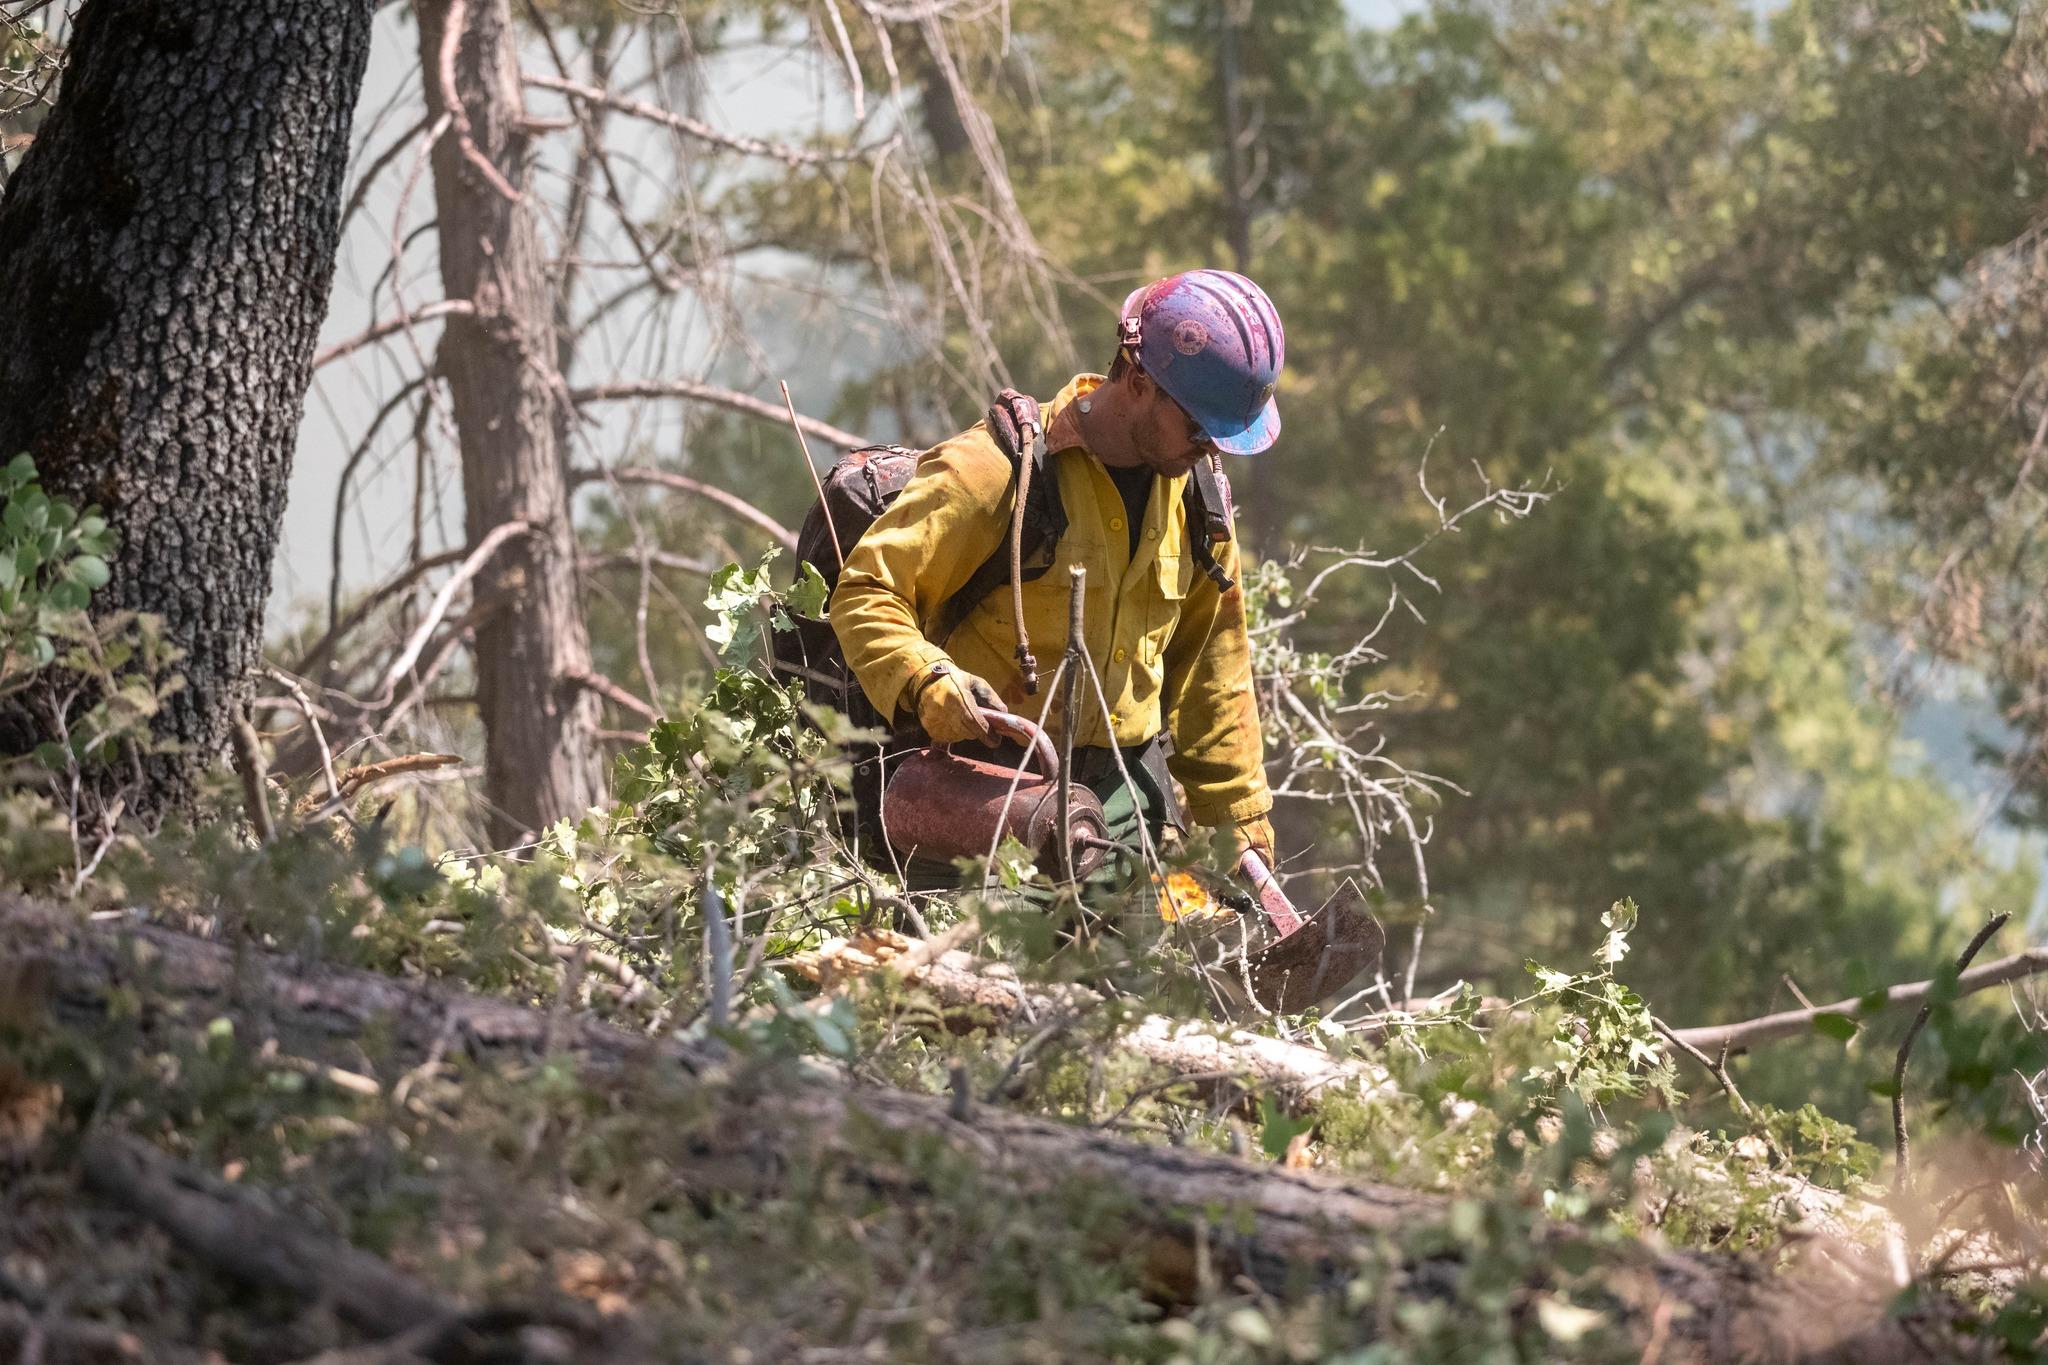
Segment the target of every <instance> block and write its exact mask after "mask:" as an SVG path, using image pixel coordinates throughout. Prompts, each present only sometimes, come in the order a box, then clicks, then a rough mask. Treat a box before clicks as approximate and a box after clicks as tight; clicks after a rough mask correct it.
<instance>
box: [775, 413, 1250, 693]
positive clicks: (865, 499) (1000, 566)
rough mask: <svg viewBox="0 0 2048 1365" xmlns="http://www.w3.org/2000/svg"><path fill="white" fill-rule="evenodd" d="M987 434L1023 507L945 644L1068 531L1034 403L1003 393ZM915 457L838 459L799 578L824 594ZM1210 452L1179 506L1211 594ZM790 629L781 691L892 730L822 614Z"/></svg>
mask: <svg viewBox="0 0 2048 1365" xmlns="http://www.w3.org/2000/svg"><path fill="white" fill-rule="evenodd" d="M988 430H989V434H990V435H991V436H993V437H994V438H995V443H996V447H997V449H999V450H1001V451H1002V452H1003V455H1004V457H1005V458H1006V459H1008V460H1009V462H1010V474H1011V479H1012V481H1013V482H1014V483H1015V484H1016V485H1017V486H1018V487H1019V488H1020V489H1021V491H1022V494H1023V497H1022V500H1021V507H1017V508H1016V510H1015V512H1013V515H1012V518H1011V526H1010V535H1009V537H1008V538H1007V540H1006V543H1005V544H1003V545H1001V546H999V547H997V549H996V550H995V552H994V553H993V554H991V555H990V556H989V557H988V558H987V559H985V560H983V561H982V563H981V564H980V566H979V567H977V568H976V569H975V571H974V573H973V574H972V575H970V576H969V578H968V580H967V583H966V584H965V586H963V587H962V588H961V589H960V590H959V591H958V592H956V593H954V594H953V595H952V596H951V597H949V598H947V599H946V601H945V602H944V603H943V604H942V605H941V606H940V608H939V612H938V615H937V617H936V619H935V620H934V622H933V632H932V633H933V636H934V638H935V640H936V641H937V643H938V644H940V645H941V646H943V645H944V644H945V642H946V640H947V638H948V637H950V636H951V635H952V633H953V632H954V631H955V630H956V629H958V628H959V625H960V623H961V622H962V621H965V620H966V619H967V616H968V613H970V612H972V611H973V610H974V609H975V608H976V607H978V606H980V605H981V603H982V602H983V601H984V600H985V599H986V598H987V597H988V595H989V594H990V593H993V592H996V591H998V590H1000V589H1002V588H1004V587H1006V586H1009V587H1013V588H1016V587H1018V586H1020V585H1021V584H1024V583H1029V582H1032V581H1034V580H1036V579H1039V578H1042V577H1044V576H1045V574H1046V572H1047V571H1048V570H1050V569H1051V568H1052V566H1053V558H1054V551H1055V550H1056V549H1057V548H1058V546H1059V540H1060V537H1061V536H1062V535H1064V534H1065V533H1066V529H1067V512H1066V508H1065V506H1064V505H1063V504H1062V503H1061V501H1060V489H1059V480H1058V479H1057V478H1056V477H1055V476H1054V473H1053V471H1052V469H1051V468H1050V467H1049V464H1050V456H1049V455H1048V453H1047V451H1046V448H1045V432H1044V428H1043V426H1042V425H1041V423H1040V421H1039V410H1038V402H1037V400H1036V399H1033V398H1030V397H1027V396H1026V395H1024V394H1021V393H1018V392H1017V391H1016V390H1015V389H1004V390H1003V391H1002V392H1001V393H1000V394H998V395H997V396H996V401H995V402H994V403H993V404H991V405H990V406H989V409H988ZM921 454H922V452H920V451H915V450H911V449H908V448H907V447H904V446H896V445H876V446H863V447H861V448H860V449H859V450H854V451H849V452H848V453H847V454H845V455H843V456H841V457H840V458H839V460H838V461H837V462H836V463H835V464H834V465H833V466H832V468H831V470H830V471H829V472H827V473H826V474H825V476H824V477H823V479H821V480H820V487H821V488H822V490H823V494H824V496H823V497H822V498H820V499H819V501H817V502H815V503H813V504H812V505H811V510H810V512H809V513H808V514H807V515H806V516H805V517H804V522H803V528H802V530H801V531H799V532H798V534H797V540H796V558H797V573H798V574H801V573H802V572H803V565H804V564H805V563H809V564H810V565H811V566H812V567H813V568H815V569H816V570H817V571H818V573H819V574H820V575H821V576H822V577H823V578H824V580H825V583H826V585H827V587H828V588H836V587H838V586H839V571H840V568H841V562H840V554H841V553H844V552H849V551H851V550H852V548H853V546H854V544H855V542H857V541H858V540H859V539H860V538H861V536H863V535H865V534H866V533H867V529H868V527H870V526H872V525H874V523H875V520H876V518H878V517H880V516H881V515H882V513H883V512H885V511H887V510H888V509H889V507H890V505H891V504H893V503H894V502H895V501H896V499H897V497H898V495H900V494H901V493H902V492H903V489H904V487H905V485H907V484H908V483H909V482H910V479H911V476H912V475H914V474H915V473H916V472H917V464H918V460H919V459H920V457H921ZM1217 463H1218V462H1217V460H1216V458H1215V457H1214V456H1213V455H1212V456H1211V457H1210V458H1209V459H1207V460H1204V461H1201V462H1200V463H1198V464H1197V465H1196V466H1195V470H1194V472H1193V474H1192V475H1191V476H1190V477H1189V479H1188V481H1187V485H1186V490H1185V492H1184V493H1183V495H1182V500H1183V502H1184V503H1185V504H1186V506H1187V512H1188V539H1189V541H1190V542H1191V544H1192V547H1193V549H1194V554H1195V561H1196V563H1198V564H1199V565H1201V567H1202V570H1203V572H1204V573H1206V574H1207V575H1208V576H1209V578H1210V579H1211V580H1212V581H1214V582H1215V584H1216V586H1217V587H1219V588H1224V589H1227V588H1229V587H1231V586H1232V584H1231V580H1230V577H1229V575H1227V574H1226V573H1224V571H1223V566H1222V564H1221V562H1220V561H1219V559H1218V557H1217V552H1216V547H1217V546H1218V545H1221V544H1223V543H1225V542H1227V541H1228V540H1229V539H1230V511H1231V509H1230V491H1229V488H1230V485H1229V484H1228V482H1227V481H1225V479H1224V478H1223V475H1222V473H1221V471H1220V469H1218V468H1217ZM1017 601H1018V616H1017V622H1016V624H1017V642H1018V643H1017V654H1018V663H1019V665H1020V667H1021V668H1022V669H1023V672H1024V677H1025V681H1026V686H1027V688H1029V689H1030V690H1033V691H1035V690H1036V689H1037V679H1036V673H1037V665H1036V662H1035V661H1034V660H1033V658H1032V656H1031V645H1030V641H1029V639H1028V638H1027V636H1026V634H1025V630H1024V622H1023V617H1022V610H1021V601H1022V599H1021V594H1020V596H1019V597H1018V599H1017ZM788 615H789V625H788V626H787V627H785V628H781V629H777V630H775V631H774V632H773V636H772V638H771V640H770V660H771V666H772V667H773V670H774V672H775V673H776V675H777V676H778V677H779V678H781V679H782V681H783V682H785V683H786V684H789V685H792V686H794V685H798V684H801V686H802V687H803V690H804V695H805V697H806V698H807V699H809V700H810V701H813V702H816V703H818V704H820V705H824V706H830V707H832V708H833V709H834V710H837V711H840V712H843V713H845V714H846V716H847V717H848V718H850V719H851V720H852V721H853V722H854V724H856V725H860V726H865V727H869V728H873V729H879V730H884V731H887V730H890V729H891V728H892V727H893V724H894V721H893V718H892V717H888V716H883V715H881V714H880V713H879V712H877V711H876V710H875V708H874V706H873V704H872V703H870V702H869V701H868V699H867V694H866V693H865V692H863V691H861V688H860V684H859V682H858V681H857V680H856V679H855V678H854V677H853V670H852V669H850V668H848V667H847V664H846V656H845V655H844V654H843V653H841V651H840V648H839V639H838V637H837V636H836V635H835V634H834V633H833V631H832V623H831V622H830V621H827V620H825V619H823V618H821V617H815V616H804V615H802V614H800V613H797V612H790V613H788Z"/></svg>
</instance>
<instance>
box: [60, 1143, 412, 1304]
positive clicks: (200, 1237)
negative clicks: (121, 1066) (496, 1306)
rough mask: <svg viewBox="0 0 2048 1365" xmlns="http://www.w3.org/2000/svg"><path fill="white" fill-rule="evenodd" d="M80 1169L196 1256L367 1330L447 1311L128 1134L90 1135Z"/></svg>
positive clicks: (365, 1257)
mask: <svg viewBox="0 0 2048 1365" xmlns="http://www.w3.org/2000/svg"><path fill="white" fill-rule="evenodd" d="M84 1168H85V1183H86V1185H87V1187H88V1188H90V1189H92V1190H94V1191H96V1192H97V1193H99V1194H100V1195H102V1196H103V1197H106V1198H110V1199H113V1200H117V1201H119V1203H120V1204H121V1206H122V1207H123V1208H124V1209H126V1210H128V1211H130V1212H132V1213H135V1214H138V1215H140V1216H141V1217H143V1218H146V1219H148V1220H149V1221H150V1222H152V1223H155V1224H156V1225H157V1226H159V1227H161V1228H163V1229H164V1230H165V1231H166V1232H168V1233H170V1235H171V1237H172V1239H173V1240H175V1241H176V1242H178V1244H179V1245H181V1246H182V1247H184V1248H185V1249H186V1250H187V1251H188V1252H190V1253H191V1254H193V1255H194V1256H196V1257H198V1258H199V1259H200V1260H201V1261H204V1262H206V1263H207V1264H209V1265H213V1266H216V1267H218V1268H220V1269H221V1270H224V1271H226V1272H227V1273H228V1274H230V1275H232V1276H234V1277H235V1278H237V1279H240V1280H243V1281H246V1282H248V1283H251V1284H258V1285H267V1286H271V1287H274V1288H277V1289H283V1290H286V1291H288V1292H290V1293H293V1294H296V1295H298V1296H299V1297H301V1298H303V1299H307V1300H312V1299H319V1300H322V1301H324V1302H326V1303H328V1304H330V1305H332V1306H333V1308H334V1310H335V1312H337V1313H338V1314H339V1315H340V1316H341V1317H342V1318H344V1319H346V1320H347V1321H349V1322H352V1323H354V1324H355V1325H357V1326H358V1327H362V1328H364V1329H366V1330H368V1331H372V1332H380V1333H390V1332H399V1331H403V1330H405V1329H407V1328H410V1327H417V1326H419V1325H420V1324H422V1323H426V1322H432V1321H435V1320H437V1319H439V1318H442V1317H445V1316H446V1315H447V1314H448V1312H449V1311H450V1305H449V1304H447V1303H446V1302H444V1301H443V1300H442V1299H440V1298H439V1297H438V1296H436V1295H435V1294H433V1293H431V1292H430V1291H429V1290H427V1289H426V1288H425V1287H424V1286H422V1285H420V1284H419V1283H418V1282H417V1281H415V1280H413V1279H412V1278H411V1277H410V1276H408V1275H405V1274H403V1273H401V1272H400V1271H398V1270H395V1269H393V1268H392V1267H391V1266H390V1265H387V1264H386V1263H385V1262H383V1261H381V1260H379V1259H377V1258H376V1257H375V1256H372V1255H371V1254H370V1253H369V1252H367V1251H361V1250H358V1249H357V1248H355V1247H352V1246H350V1245H348V1244H347V1243H346V1242H340V1241H336V1240H334V1239H332V1238H329V1237H327V1236H325V1235H322V1234H319V1233H315V1232H313V1231H311V1230H310V1229H308V1228H305V1227H301V1226H299V1225H298V1224H296V1223H293V1222H291V1221H289V1220H287V1219H285V1218H283V1217H281V1216H280V1215H278V1214H277V1213H275V1212H273V1211H272V1210H271V1209H270V1208H269V1207H267V1206H266V1203H265V1202H264V1201H263V1200H261V1199H260V1197H259V1196H257V1195H256V1194H254V1193H253V1192H252V1191H248V1190H243V1189H240V1188H239V1187H236V1186H224V1185H221V1184H220V1183H219V1182H217V1181H212V1180H209V1179H207V1178H205V1177H203V1176H201V1175H200V1174H199V1172H197V1171H193V1170H190V1169H188V1168H185V1167H182V1166H180V1165H179V1164H178V1163H176V1162H174V1161H172V1160H171V1159H170V1158H168V1157H166V1156H163V1155H162V1154H161V1153H159V1152H157V1151H156V1150H155V1149H154V1148H152V1147H149V1146H146V1145H145V1144H143V1143H141V1142H138V1141H136V1140H135V1139H133V1138H128V1137H117V1136H114V1135H111V1134H106V1133H102V1134H99V1135H98V1136H95V1137H93V1138H91V1139H89V1140H88V1141H87V1142H86V1144H85V1154H84Z"/></svg>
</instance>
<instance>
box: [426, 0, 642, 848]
mask: <svg viewBox="0 0 2048 1365" xmlns="http://www.w3.org/2000/svg"><path fill="white" fill-rule="evenodd" d="M419 17H420V62H421V66H422V69H423V70H424V72H425V80H426V89H427V108H428V112H429V114H430V116H431V117H433V118H436V119H438V118H440V117H442V116H443V115H444V114H452V115H453V117H452V119H451V126H450V129H449V131H448V132H447V133H446V134H445V135H444V136H443V137H442V138H441V139H440V141H439V142H438V143H437V144H436V145H435V148H434V200H435V203H436V205H437V206H438V209H439V213H440V225H439V226H440V242H441V284H442V288H443V290H444V291H445V293H446V296H447V297H448V298H451V299H466V300H468V301H469V302H471V303H472V304H473V305H474V306H475V308H474V312H473V313H470V314H468V315H462V316H452V317H450V318H449V319H448V322H447V330H446V331H445V332H444V333H443V335H442V340H441V354H440V370H441V373H442V374H444V375H446V376H447V379H448V389H449V393H450V395H451V396H452V398H453V401H454V407H455V425H456V429H457V431H458V432H459V434H460V436H461V440H462V489H463V506H464V512H465V516H466V519H467V522H468V531H469V541H470V543H471V544H472V545H474V544H476V543H478V542H479V541H481V540H482V539H483V537H484V536H485V534H486V533H488V532H489V531H490V530H491V528H493V527H495V526H499V525H502V524H504V523H505V522H508V521H525V522H527V523H529V524H530V525H532V526H533V527H535V528H536V529H535V531H534V532H533V533H532V534H530V535H526V536H522V537H520V539H519V540H518V541H517V542H516V543H515V544H512V545H508V546H506V547H505V549H504V550H503V551H501V552H500V553H499V554H498V555H497V556H496V557H494V558H493V559H492V561H491V563H490V564H489V566H488V567H486V568H485V570H484V571H483V573H482V574H481V575H479V577H478V579H477V584H476V595H477V600H478V602H479V603H480V604H482V605H483V606H485V607H486V608H487V609H488V614H487V615H486V617H485V618H484V619H483V621H482V622H481V623H480V624H479V625H478V627H477V638H476V668H477V702H478V705H479V707H480V709H481V711H482V713H483V723H484V733H485V751H484V797H485V799H486V801H487V802H488V803H489V805H490V832H491V836H492V838H493V839H495V840H497V841H498V842H500V843H509V842H512V841H513V840H514V839H516V838H517V837H518V836H519V835H520V834H521V833H523V832H525V831H530V830H534V829H538V828H540V827H542V826H543V825H545V824H547V823H548V822H549V821H552V820H555V819H557V818H559V817H561V816H565V815H567V816H573V815H576V814H578V813H580V812H581V811H583V810H584V809H585V808H586V807H588V806H590V805H591V804H592V803H593V802H595V801H597V800H598V799H599V797H600V795H601V793H602V790H603V788H602V784H601V780H600V773H599V767H598V756H597V748H596V735H595V731H596V728H597V716H598V706H597V699H596V698H595V697H594V696H593V695H591V694H590V693H588V692H586V691H584V690H583V688H582V687H581V685H580V684H579V683H578V682H577V681H576V679H578V678H579V677H580V676H582V675H584V674H587V673H588V672H589V671H590V640H589V637H588V635H587V634H586V633H585V628H584V622H583V603H582V595H581V592H580V589H579V584H578V581H577V574H576V546H575V541H574V538H573V535H572V530H571V526H570V520H569V480H568V469H567V463H566V461H565V460H564V458H563V456H564V448H565V445H566V443H567V438H568V423H569V421H570V420H571V413H570V410H569V406H568V399H567V392H566V390H565V389H564V387H563V385H562V381H561V376H560V375H559V374H558V373H557V372H556V371H555V368H554V363H555V357H556V354H557V340H556V334H555V314H554V292H553V289H552V286H551V282H550V280H549V276H548V266H547V262H546V259H545V258H544V256H543V254H542V251H541V244H540V238H539V232H538V229H537V225H536V223H535V221H534V214H533V212H532V207H531V202H530V199H529V195H530V193H531V191H530V176H529V175H528V168H527V163H526V146H527V137H526V133H525V131H524V129H523V126H522V121H523V120H524V118H525V106H524V104H523V101H522V99H521V96H520V90H519V61H518V54H517V52H516V51H515V49H514V46H513V29H512V17H511V13H510V9H509V7H508V5H507V4H506V3H505V0H422V3H421V4H420V6H419ZM451 24H452V25H454V26H455V27H456V28H457V29H458V35H457V37H458V41H457V46H456V49H455V51H454V53H453V54H452V62H450V63H447V64H444V62H443V57H444V53H443V40H444V36H445V35H446V34H447V33H448V31H449V28H450V26H451ZM450 83H452V86H453V96H454V107H452V108H451V104H450V99H449V94H450V92H449V90H448V89H447V86H448V85H449V84H450ZM480 163H487V164H488V166H489V167H490V168H494V170H495V174H493V173H492V170H487V169H486V167H485V165H484V164H480ZM494 181H496V182H497V183H493V182H494Z"/></svg>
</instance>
